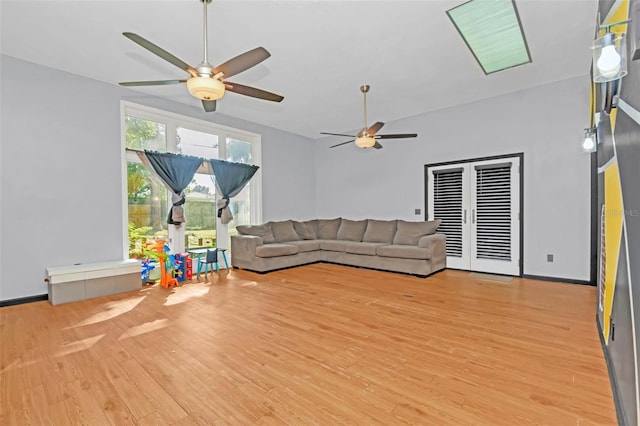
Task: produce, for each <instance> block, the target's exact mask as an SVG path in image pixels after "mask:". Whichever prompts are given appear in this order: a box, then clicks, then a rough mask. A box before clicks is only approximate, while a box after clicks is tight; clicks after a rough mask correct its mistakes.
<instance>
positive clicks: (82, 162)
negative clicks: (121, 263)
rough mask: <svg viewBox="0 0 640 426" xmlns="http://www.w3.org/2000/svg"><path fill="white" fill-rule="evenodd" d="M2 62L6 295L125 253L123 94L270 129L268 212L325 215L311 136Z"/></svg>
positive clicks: (1, 245)
mask: <svg viewBox="0 0 640 426" xmlns="http://www.w3.org/2000/svg"><path fill="white" fill-rule="evenodd" d="M0 59H1V61H0V62H1V65H0V66H1V68H0V71H1V74H0V75H1V80H0V84H1V86H0V89H1V90H0V93H1V95H0V96H1V97H0V105H1V106H2V109H1V111H0V124H1V125H0V128H1V130H0V178H1V183H0V196H1V200H2V215H1V216H0V300H11V299H17V298H21V297H29V296H34V295H41V294H45V293H46V292H47V288H46V286H45V284H44V282H43V279H44V277H45V273H46V272H45V269H46V268H47V267H49V266H60V265H69V264H73V263H78V262H81V263H90V262H99V261H106V260H115V259H121V258H122V250H123V249H122V248H123V238H124V235H123V223H122V211H123V210H122V209H123V196H122V194H121V187H122V184H121V182H122V170H121V141H120V100H129V101H131V102H136V103H140V104H145V105H148V106H151V107H155V108H161V109H164V110H167V111H171V112H175V113H179V114H185V115H189V116H192V117H195V118H201V119H207V120H210V121H215V122H217V123H220V124H224V125H228V126H232V127H236V128H240V129H244V130H248V131H252V132H256V133H260V134H261V135H262V162H263V164H262V176H263V187H264V190H263V218H264V219H265V220H271V219H278V218H282V217H285V216H290V215H294V216H298V217H302V218H307V217H311V216H313V215H314V214H315V204H314V194H313V191H308V190H307V189H308V188H313V186H314V182H315V176H314V163H313V152H314V145H313V143H312V141H311V140H309V139H306V138H303V137H300V136H297V135H293V134H290V133H286V132H283V131H280V130H276V129H273V128H268V127H264V126H260V125H257V124H253V123H248V122H244V121H242V120H238V119H231V118H228V117H224V116H222V115H219V114H216V115H206V114H205V113H204V112H202V111H200V110H199V109H197V108H195V107H189V106H187V105H182V104H177V103H172V102H168V101H165V100H163V99H157V98H148V97H144V96H140V94H139V93H137V92H134V91H131V90H128V89H125V88H121V87H118V86H114V85H109V84H105V83H101V82H97V81H94V80H91V79H87V78H83V77H79V76H76V75H73V74H69V73H65V72H61V71H57V70H54V69H50V68H46V67H42V66H39V65H34V64H31V63H28V62H24V61H21V60H17V59H15V58H11V57H7V56H2V57H1V58H0ZM292 157H293V158H296V161H290V160H288V159H290V158H292ZM87 206H89V208H87Z"/></svg>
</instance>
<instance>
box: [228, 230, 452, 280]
mask: <svg viewBox="0 0 640 426" xmlns="http://www.w3.org/2000/svg"><path fill="white" fill-rule="evenodd" d="M439 225H440V220H435V221H426V222H407V221H404V220H374V219H365V220H349V219H343V218H336V219H315V220H309V221H305V222H298V221H293V220H285V221H278V222H268V223H265V224H263V225H254V226H244V225H242V226H237V227H236V229H237V231H238V235H232V236H231V259H232V260H231V263H232V265H233V267H234V268H241V269H247V270H250V271H256V272H268V271H272V270H276V269H282V268H289V267H292V266H298V265H304V264H308V263H315V262H330V263H338V264H342V265H350V266H357V267H365V268H372V269H381V270H385V271H393V272H402V273H406V274H413V275H419V276H427V275H430V274H432V273H434V272H436V271H439V270H441V269H444V268H445V267H446V238H445V236H444V234H438V233H436V230H437V228H438V226H439Z"/></svg>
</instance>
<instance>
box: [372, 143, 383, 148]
mask: <svg viewBox="0 0 640 426" xmlns="http://www.w3.org/2000/svg"><path fill="white" fill-rule="evenodd" d="M372 148H375V149H382V145H380V144H379V143H378V142H376V144H375V145H374V146H372Z"/></svg>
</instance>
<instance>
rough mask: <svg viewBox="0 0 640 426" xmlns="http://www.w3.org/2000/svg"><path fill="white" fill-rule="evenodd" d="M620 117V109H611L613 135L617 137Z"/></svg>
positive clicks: (610, 117)
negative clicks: (617, 125)
mask: <svg viewBox="0 0 640 426" xmlns="http://www.w3.org/2000/svg"><path fill="white" fill-rule="evenodd" d="M617 117H618V108H611V113H610V114H609V121H610V122H611V134H612V135H615V134H616V133H615V132H616V118H617Z"/></svg>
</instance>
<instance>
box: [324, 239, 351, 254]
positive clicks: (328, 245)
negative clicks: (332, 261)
mask: <svg viewBox="0 0 640 426" xmlns="http://www.w3.org/2000/svg"><path fill="white" fill-rule="evenodd" d="M319 242H320V250H327V251H339V252H344V246H345V244H346V241H342V240H319Z"/></svg>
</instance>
